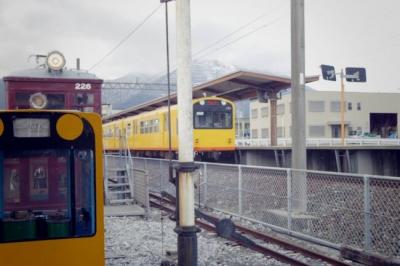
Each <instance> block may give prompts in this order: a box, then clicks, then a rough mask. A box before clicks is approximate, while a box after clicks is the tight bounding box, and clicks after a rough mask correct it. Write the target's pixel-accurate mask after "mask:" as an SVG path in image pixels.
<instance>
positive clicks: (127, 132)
mask: <svg viewBox="0 0 400 266" xmlns="http://www.w3.org/2000/svg"><path fill="white" fill-rule="evenodd" d="M126 134H127V135H128V136H131V135H132V124H131V123H128V125H127V127H126Z"/></svg>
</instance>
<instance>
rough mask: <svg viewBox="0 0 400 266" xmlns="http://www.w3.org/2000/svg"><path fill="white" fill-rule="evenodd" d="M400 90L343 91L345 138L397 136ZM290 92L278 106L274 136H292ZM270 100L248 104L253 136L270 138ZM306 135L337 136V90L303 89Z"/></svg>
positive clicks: (338, 96)
mask: <svg viewBox="0 0 400 266" xmlns="http://www.w3.org/2000/svg"><path fill="white" fill-rule="evenodd" d="M399 113H400V93H369V92H368V93H367V92H366V93H362V92H345V115H344V117H345V119H344V120H345V137H346V138H354V137H360V138H361V137H367V138H371V137H377V138H379V137H380V138H398V132H399V130H400V127H399V123H398V121H399ZM291 123H292V117H291V94H290V92H286V93H282V97H281V99H279V100H278V105H277V136H278V138H290V137H291V132H292V130H291ZM269 127H270V106H269V103H260V102H258V100H253V101H252V102H251V103H250V132H251V138H252V139H269V138H270V135H271V132H270V128H269ZM306 136H307V138H340V137H341V136H340V92H339V91H317V90H313V89H310V88H307V89H306Z"/></svg>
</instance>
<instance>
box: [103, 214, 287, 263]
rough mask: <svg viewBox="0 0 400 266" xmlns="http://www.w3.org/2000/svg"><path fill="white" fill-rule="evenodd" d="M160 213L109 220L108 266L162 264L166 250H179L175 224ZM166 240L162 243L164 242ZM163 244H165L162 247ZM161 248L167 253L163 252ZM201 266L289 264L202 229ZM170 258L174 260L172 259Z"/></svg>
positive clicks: (107, 228) (107, 225)
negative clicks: (162, 219) (161, 216)
mask: <svg viewBox="0 0 400 266" xmlns="http://www.w3.org/2000/svg"><path fill="white" fill-rule="evenodd" d="M163 227H164V236H163V237H162V234H161V232H162V225H161V219H160V211H159V210H156V209H152V210H151V213H150V217H149V219H148V220H145V219H143V218H140V217H106V218H105V228H106V258H107V259H106V265H160V263H161V261H162V260H163V259H165V258H167V257H163V256H162V253H164V254H165V252H166V251H176V240H177V235H176V233H175V232H174V231H173V229H174V227H175V223H174V222H172V221H170V220H169V219H168V217H165V218H164V222H163ZM162 238H163V241H162ZM162 242H163V243H164V244H162ZM162 249H163V250H164V252H162ZM198 258H199V259H198V262H199V263H198V265H200V266H201V265H210V266H212V265H229V266H231V265H233V266H236V265H252V266H253V265H254V266H261V265H286V264H284V263H281V262H279V261H277V260H275V259H273V258H269V257H266V256H264V255H262V254H259V253H256V252H253V251H251V250H249V249H246V248H243V247H241V246H236V245H234V244H233V243H232V242H229V241H227V240H225V239H222V238H219V237H216V234H215V233H211V232H207V231H205V230H202V231H201V232H200V233H199V234H198ZM170 259H174V257H171V258H170Z"/></svg>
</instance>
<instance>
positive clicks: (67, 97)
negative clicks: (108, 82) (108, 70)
mask: <svg viewBox="0 0 400 266" xmlns="http://www.w3.org/2000/svg"><path fill="white" fill-rule="evenodd" d="M64 66H65V58H64V56H63V55H62V54H61V53H60V52H58V51H53V52H51V53H49V54H48V55H47V56H46V63H45V64H44V65H43V67H40V68H36V69H31V70H28V71H23V72H20V73H17V74H14V75H10V76H7V77H4V78H3V80H4V84H5V93H6V107H7V108H8V109H32V108H34V109H52V110H54V109H58V110H60V109H61V110H80V111H84V112H96V113H99V114H101V86H102V83H103V80H101V79H98V78H96V76H95V75H93V74H90V73H88V72H85V71H81V70H79V64H78V66H77V69H76V70H68V69H65V68H64Z"/></svg>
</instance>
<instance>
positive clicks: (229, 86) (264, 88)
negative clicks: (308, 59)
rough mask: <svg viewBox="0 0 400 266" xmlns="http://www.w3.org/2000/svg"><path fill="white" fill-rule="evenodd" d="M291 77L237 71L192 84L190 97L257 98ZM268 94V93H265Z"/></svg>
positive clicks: (285, 85)
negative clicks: (191, 95)
mask: <svg viewBox="0 0 400 266" xmlns="http://www.w3.org/2000/svg"><path fill="white" fill-rule="evenodd" d="M318 79H319V76H310V77H306V80H305V82H306V83H309V82H313V81H317V80H318ZM290 86H291V79H290V77H288V76H280V75H273V74H265V73H264V74H263V73H256V72H250V71H237V72H234V73H231V74H228V75H225V76H222V77H220V78H218V79H214V80H211V81H208V82H205V83H203V84H200V85H197V86H195V87H193V98H194V99H195V98H200V97H203V96H204V95H206V96H220V97H224V98H226V99H229V100H233V101H238V100H245V99H251V98H256V97H257V95H258V93H260V91H261V92H266V93H267V92H274V93H277V92H279V91H281V90H285V89H289V88H290ZM268 94H269V93H268ZM167 103H168V97H167V96H165V97H161V98H158V99H155V100H151V101H149V102H146V103H143V104H140V105H137V106H134V107H130V108H127V109H125V110H123V111H121V112H119V113H116V114H113V115H109V116H105V117H103V121H104V122H108V121H112V120H116V119H119V118H122V117H127V116H131V115H135V114H139V113H142V112H146V111H151V110H154V109H156V108H158V107H162V106H166V105H167ZM176 103H177V93H176V92H173V93H171V105H174V104H176Z"/></svg>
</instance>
